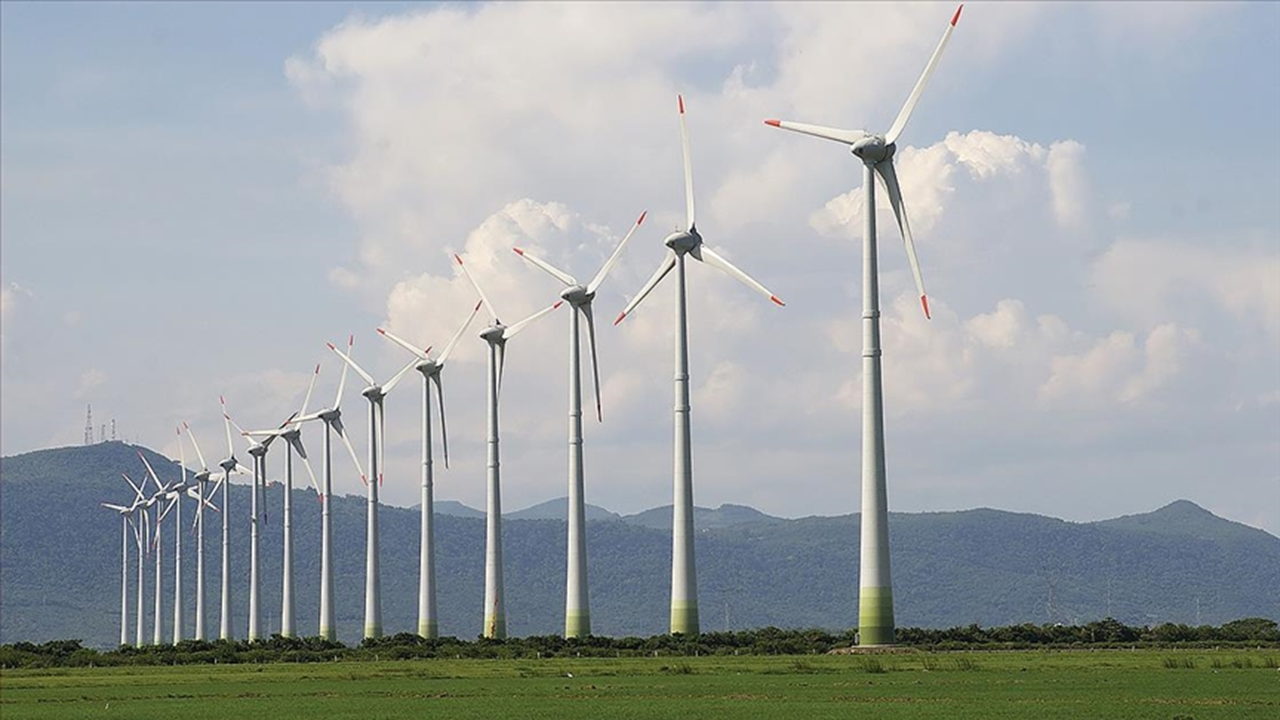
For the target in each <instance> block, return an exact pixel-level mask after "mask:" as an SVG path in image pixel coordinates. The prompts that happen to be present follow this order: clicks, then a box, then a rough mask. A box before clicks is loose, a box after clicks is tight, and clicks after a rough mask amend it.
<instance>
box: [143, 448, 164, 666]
mask: <svg viewBox="0 0 1280 720" xmlns="http://www.w3.org/2000/svg"><path fill="white" fill-rule="evenodd" d="M138 457H140V458H141V457H142V453H141V452H139V453H138ZM143 462H144V463H145V462H146V460H145V458H144V459H143ZM148 470H150V468H148ZM148 477H149V479H151V480H154V481H155V484H156V491H155V493H153V494H152V495H151V496H150V497H148V498H147V503H146V504H147V507H151V506H152V505H156V504H157V503H159V502H160V501H161V500H162V499H164V497H165V495H166V494H168V492H169V488H168V487H167V486H165V485H162V484H161V483H160V480H159V479H157V478H155V477H154V476H151V475H150V474H149V475H148ZM142 486H143V487H144V488H145V487H146V486H147V481H146V479H144V480H143V481H142ZM155 517H156V521H155V532H154V533H153V534H152V536H151V540H150V541H149V543H148V548H151V549H152V550H154V552H155V556H156V582H155V589H156V592H155V614H154V616H153V617H152V640H151V644H152V645H160V644H162V643H163V642H164V637H163V633H162V631H161V624H162V622H163V615H164V601H163V598H162V596H161V593H162V592H163V590H164V578H163V575H162V572H163V569H164V544H163V538H162V535H163V533H162V532H161V527H162V525H161V522H162V521H163V520H164V513H163V512H161V510H160V508H159V507H157V508H156V510H155Z"/></svg>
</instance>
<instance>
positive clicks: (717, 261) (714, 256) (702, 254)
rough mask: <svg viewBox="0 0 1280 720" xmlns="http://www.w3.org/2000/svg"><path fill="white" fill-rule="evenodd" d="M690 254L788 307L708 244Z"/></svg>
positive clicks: (703, 244) (780, 304) (700, 246)
mask: <svg viewBox="0 0 1280 720" xmlns="http://www.w3.org/2000/svg"><path fill="white" fill-rule="evenodd" d="M690 254H691V255H693V256H694V257H695V258H697V259H698V260H701V261H702V262H704V263H706V264H708V265H710V266H712V267H717V268H720V269H721V270H723V271H725V272H727V273H729V274H730V275H732V276H733V277H734V278H736V279H737V280H738V282H740V283H742V284H743V285H746V286H747V287H749V288H751V289H752V290H755V291H756V292H758V293H760V294H761V295H763V296H765V297H767V298H769V299H770V300H772V301H773V302H774V303H776V304H778V305H779V306H784V305H786V303H784V302H782V300H779V299H778V296H777V295H774V294H773V293H772V292H770V291H769V288H766V287H765V286H764V285H761V284H760V283H759V282H758V281H757V280H756V279H755V278H753V277H751V276H750V275H748V274H746V273H744V272H742V271H741V270H739V269H738V268H737V267H736V266H735V265H734V264H733V263H731V262H729V261H728V260H726V259H724V256H722V255H720V254H719V253H717V252H716V251H715V250H712V249H711V248H709V247H707V244H706V243H702V244H701V245H699V246H698V247H697V248H695V249H694V251H693V252H692V253H690Z"/></svg>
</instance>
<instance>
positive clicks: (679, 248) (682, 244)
mask: <svg viewBox="0 0 1280 720" xmlns="http://www.w3.org/2000/svg"><path fill="white" fill-rule="evenodd" d="M662 242H663V244H664V245H666V246H667V247H669V248H671V249H672V250H674V251H675V252H677V253H679V254H681V255H683V254H685V253H687V252H691V251H692V250H693V249H694V248H696V247H698V246H699V245H701V244H702V236H701V235H699V234H698V231H697V230H696V229H693V228H691V229H689V230H681V231H679V232H673V233H671V234H670V235H668V236H667V239H666V240H663V241H662Z"/></svg>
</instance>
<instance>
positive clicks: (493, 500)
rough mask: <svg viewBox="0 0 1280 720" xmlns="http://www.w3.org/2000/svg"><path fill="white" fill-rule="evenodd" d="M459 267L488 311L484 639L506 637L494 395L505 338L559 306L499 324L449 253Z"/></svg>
mask: <svg viewBox="0 0 1280 720" xmlns="http://www.w3.org/2000/svg"><path fill="white" fill-rule="evenodd" d="M453 257H454V259H455V260H457V261H458V266H459V267H461V268H462V274H463V275H465V276H466V277H467V280H468V281H470V282H471V286H472V287H474V288H475V289H476V294H477V295H479V296H480V302H481V303H482V304H483V305H484V306H485V309H486V310H488V311H489V316H490V318H492V320H493V322H492V324H491V325H490V326H489V327H487V328H485V330H484V332H482V333H480V339H481V340H484V341H485V342H486V343H488V344H489V413H488V426H489V441H488V448H489V449H488V463H487V465H488V473H487V474H488V483H487V488H486V497H487V501H486V503H485V551H484V629H483V631H482V632H483V635H484V637H487V638H505V637H506V636H507V612H506V607H505V605H504V604H503V587H502V486H501V462H500V455H499V452H498V395H499V393H500V392H501V390H502V370H503V366H505V365H506V346H507V341H508V340H510V339H511V338H513V337H515V336H516V334H517V333H519V332H520V331H521V330H523V329H525V328H526V327H529V324H530V323H532V322H533V321H534V320H537V319H538V318H540V317H542V316H543V315H546V314H547V313H549V312H551V311H552V310H555V309H556V308H558V307H560V306H561V305H562V304H563V303H564V301H563V300H560V301H558V302H556V303H555V304H554V305H552V306H551V307H547V308H543V309H542V310H539V311H538V312H536V313H534V314H532V315H530V316H529V317H527V318H525V319H523V320H521V321H520V322H518V323H516V324H514V325H503V324H502V321H500V320H499V319H498V313H497V312H496V311H495V310H494V309H493V303H491V302H489V298H487V297H485V294H484V291H483V290H481V289H480V286H479V285H478V284H476V280H475V278H473V277H471V273H470V272H469V271H468V270H467V266H466V265H463V264H462V258H461V257H459V256H458V255H454V256H453Z"/></svg>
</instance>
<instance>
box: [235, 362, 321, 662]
mask: <svg viewBox="0 0 1280 720" xmlns="http://www.w3.org/2000/svg"><path fill="white" fill-rule="evenodd" d="M318 377H320V366H319V365H316V370H315V372H314V373H312V374H311V383H310V384H309V385H307V394H306V395H305V396H304V397H303V399H302V409H301V410H299V411H298V412H296V413H294V414H293V415H292V416H290V418H289V419H288V420H286V421H285V422H284V424H283V425H281V426H280V427H279V428H276V429H275V430H250V431H249V432H246V433H244V435H246V436H247V437H255V438H263V440H262V442H263V444H264V445H265V444H267V443H269V442H271V440H272V439H273V438H276V437H282V438H284V440H285V442H287V443H288V444H289V449H288V451H287V452H286V453H285V466H284V468H285V469H284V504H283V507H282V514H283V516H284V519H283V520H282V522H281V524H282V525H283V526H284V561H283V563H282V565H281V569H282V574H283V580H282V586H281V591H280V635H281V636H282V637H293V636H294V635H295V634H296V630H297V628H296V623H295V622H294V599H293V598H294V592H293V590H294V583H293V455H294V453H297V454H298V455H299V456H300V457H301V458H302V462H303V466H304V467H305V468H306V469H307V475H309V476H310V477H311V487H312V488H314V489H315V491H316V495H317V497H318V496H319V495H320V487H319V485H318V484H317V483H316V475H315V473H314V472H312V471H311V463H310V462H308V460H307V450H306V448H305V447H303V445H302V430H301V428H300V427H299V426H298V425H296V424H294V423H293V422H292V420H293V419H294V418H297V417H301V416H303V415H306V414H307V405H308V404H309V403H310V402H311V391H312V390H314V389H315V387H316V378H318ZM242 432H243V431H242Z"/></svg>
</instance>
